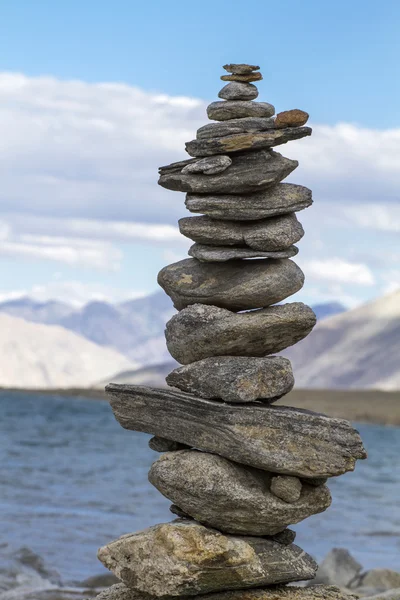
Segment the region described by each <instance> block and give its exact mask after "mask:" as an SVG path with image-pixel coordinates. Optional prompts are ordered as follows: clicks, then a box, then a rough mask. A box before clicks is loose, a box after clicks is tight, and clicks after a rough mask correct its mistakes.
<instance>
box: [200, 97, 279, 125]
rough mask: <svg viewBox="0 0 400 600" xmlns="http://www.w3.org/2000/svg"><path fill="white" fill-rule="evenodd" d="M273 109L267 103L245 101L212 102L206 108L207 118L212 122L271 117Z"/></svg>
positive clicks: (273, 112)
mask: <svg viewBox="0 0 400 600" xmlns="http://www.w3.org/2000/svg"><path fill="white" fill-rule="evenodd" d="M274 114H275V107H274V106H273V105H272V104H269V103H268V102H252V101H246V100H232V101H230V100H224V101H222V102H221V101H217V102H212V103H211V104H209V106H208V107H207V116H208V118H209V119H211V120H212V121H228V120H230V119H241V118H245V117H262V118H266V117H272V116H273V115H274Z"/></svg>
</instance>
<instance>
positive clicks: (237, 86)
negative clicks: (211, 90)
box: [218, 81, 258, 100]
mask: <svg viewBox="0 0 400 600" xmlns="http://www.w3.org/2000/svg"><path fill="white" fill-rule="evenodd" d="M257 96H258V89H257V88H256V86H255V85H253V84H252V83H242V82H240V81H231V82H230V83H228V84H227V85H225V86H224V87H223V88H222V90H220V92H219V93H218V98H222V99H223V100H255V98H257Z"/></svg>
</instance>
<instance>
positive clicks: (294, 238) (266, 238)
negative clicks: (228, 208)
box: [179, 213, 304, 252]
mask: <svg viewBox="0 0 400 600" xmlns="http://www.w3.org/2000/svg"><path fill="white" fill-rule="evenodd" d="M179 231H180V232H181V233H182V235H184V236H186V237H188V238H190V239H191V240H193V241H194V242H198V243H199V244H210V245H214V246H247V247H248V248H252V249H253V250H263V251H264V252H268V251H270V252H276V251H278V250H285V249H286V248H289V247H290V246H291V245H292V244H295V243H296V242H298V241H299V240H301V238H302V237H303V235H304V229H303V227H302V225H301V223H299V221H298V220H297V217H296V215H295V213H289V214H286V215H279V216H276V217H271V218H269V219H261V220H259V221H255V222H251V223H248V222H241V221H222V220H218V219H212V218H211V217H207V216H202V217H184V218H183V219H179Z"/></svg>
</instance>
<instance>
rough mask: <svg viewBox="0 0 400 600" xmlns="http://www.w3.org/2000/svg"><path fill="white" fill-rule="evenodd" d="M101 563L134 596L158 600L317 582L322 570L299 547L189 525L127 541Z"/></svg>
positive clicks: (113, 545) (108, 550)
mask: <svg viewBox="0 0 400 600" xmlns="http://www.w3.org/2000/svg"><path fill="white" fill-rule="evenodd" d="M98 557H99V559H100V560H101V562H102V563H103V564H104V565H105V566H106V567H107V568H108V569H110V570H111V571H112V572H113V573H115V575H116V576H117V577H119V578H120V579H121V580H122V581H123V582H124V583H125V584H126V585H127V586H129V587H130V588H131V589H132V590H134V591H137V592H142V593H145V594H150V595H154V596H156V597H158V598H159V597H162V596H181V595H188V596H194V595H196V594H206V593H208V592H218V591H222V590H229V589H246V588H251V587H257V586H265V585H272V584H274V583H281V582H285V583H286V582H290V581H299V580H303V579H312V578H313V577H314V575H315V573H316V570H317V565H316V563H315V562H314V560H313V559H312V558H311V557H310V556H309V555H308V554H306V553H305V552H304V551H303V550H301V549H300V548H299V547H298V546H295V545H294V544H292V545H291V546H283V545H281V544H278V543H277V542H272V541H270V540H263V539H260V538H252V537H248V538H246V537H235V536H228V535H224V534H222V533H220V532H219V531H215V530H213V529H208V528H206V527H203V526H202V525H199V524H198V523H195V522H194V521H185V520H177V521H174V522H172V523H165V524H161V525H156V526H155V527H150V528H149V529H145V530H144V531H139V532H138V533H132V534H130V535H129V534H128V535H125V536H123V537H121V538H119V539H118V540H115V541H113V542H110V543H109V544H107V546H104V547H103V548H100V550H99V552H98Z"/></svg>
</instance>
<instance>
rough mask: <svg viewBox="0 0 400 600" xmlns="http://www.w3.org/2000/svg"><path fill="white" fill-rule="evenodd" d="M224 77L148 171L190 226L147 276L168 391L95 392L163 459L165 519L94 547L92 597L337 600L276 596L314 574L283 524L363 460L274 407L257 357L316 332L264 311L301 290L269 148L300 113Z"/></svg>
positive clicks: (341, 437) (295, 131)
mask: <svg viewBox="0 0 400 600" xmlns="http://www.w3.org/2000/svg"><path fill="white" fill-rule="evenodd" d="M224 68H225V70H226V71H228V72H229V73H230V74H229V75H224V76H223V77H222V79H223V80H224V81H228V82H229V83H228V84H227V85H225V87H224V88H223V89H222V90H221V91H220V93H219V97H220V98H221V99H222V100H221V101H218V102H213V103H212V104H211V105H210V106H209V107H208V109H207V112H208V115H209V117H210V119H213V120H214V121H216V122H214V123H211V124H209V125H205V126H204V127H201V128H200V129H199V131H198V132H197V137H196V139H195V140H193V141H191V142H188V143H187V144H186V150H187V152H188V153H189V154H190V155H191V156H193V157H194V158H193V159H192V160H187V161H183V162H180V163H174V164H172V165H170V166H167V167H162V168H161V169H160V174H161V177H160V180H159V184H160V185H161V186H163V187H165V188H167V189H170V190H178V191H182V192H187V196H186V206H187V208H188V209H189V211H191V212H194V213H202V215H203V216H195V217H189V218H184V219H182V220H181V221H180V223H179V225H180V230H181V232H182V233H183V234H184V235H186V236H188V237H190V238H191V239H192V240H193V241H194V242H195V243H194V245H193V246H192V247H191V249H190V251H189V254H190V255H191V256H192V257H193V258H189V259H186V260H182V261H180V262H178V263H175V264H173V265H169V266H168V267H166V268H164V269H163V270H162V271H161V272H160V274H159V283H160V285H161V286H162V287H163V288H164V290H165V291H166V293H167V294H168V295H169V296H170V297H171V298H172V299H173V301H174V304H175V307H176V308H177V309H178V310H179V311H180V312H178V313H177V315H175V316H174V317H173V318H172V319H171V320H170V321H169V322H168V323H167V329H166V338H167V345H168V348H169V350H170V352H171V354H172V356H173V357H174V358H175V359H176V360H177V361H178V362H180V363H181V364H182V365H183V366H181V367H179V368H177V369H175V370H174V371H173V372H172V373H171V374H170V375H168V377H167V383H168V384H169V385H170V386H171V389H170V390H168V389H167V390H166V389H152V388H147V387H138V386H129V385H116V384H110V385H108V386H107V388H106V389H107V392H108V394H109V395H110V396H111V406H112V408H113V411H114V414H115V417H116V418H117V420H118V421H119V423H120V424H121V425H122V426H123V427H125V428H126V429H131V430H134V431H142V432H146V433H150V434H152V435H153V436H155V437H153V438H152V439H151V440H150V446H151V448H152V449H153V450H156V451H158V452H162V453H163V454H162V455H161V457H160V458H159V459H158V460H156V462H155V463H154V464H153V465H152V467H151V469H150V473H149V479H150V482H151V483H152V484H153V485H154V486H155V487H156V488H157V489H158V490H159V491H160V492H161V493H162V494H163V495H164V496H166V497H167V498H168V499H170V500H171V501H172V503H173V504H172V506H171V511H172V512H173V513H174V514H175V515H177V516H178V518H177V519H175V520H173V521H172V522H170V523H164V524H160V525H156V526H154V527H150V528H149V529H146V530H144V531H140V532H138V533H131V534H127V535H125V536H123V537H121V538H119V539H117V540H115V541H113V542H111V543H109V544H108V545H106V546H105V547H103V548H101V549H100V550H99V554H98V556H99V558H100V560H101V561H102V562H103V564H104V565H105V566H106V567H108V568H109V569H110V570H111V571H113V573H115V575H116V576H117V577H118V578H120V579H121V581H122V583H121V584H118V585H116V586H114V587H112V588H110V589H109V590H107V591H106V592H104V593H103V594H102V595H101V596H100V597H101V598H103V599H105V598H107V599H109V600H133V599H134V600H136V599H139V598H143V599H147V600H149V599H151V598H162V597H176V596H180V597H193V596H197V595H199V596H200V595H201V596H202V597H204V599H208V600H211V599H212V600H276V599H277V598H287V599H288V600H290V599H293V598H296V599H297V598H303V597H304V598H305V599H306V598H332V599H333V598H341V597H343V595H342V593H341V592H340V590H338V589H337V588H321V587H318V588H296V587H291V586H289V587H287V586H285V585H284V584H287V583H289V582H295V581H302V580H309V579H312V578H314V576H315V574H316V570H317V565H316V563H315V562H314V560H313V559H312V558H311V557H310V556H309V555H308V554H306V553H305V552H304V551H303V550H301V549H300V548H299V547H298V546H296V545H294V544H293V541H294V538H295V533H294V532H293V531H292V530H291V529H288V525H291V524H295V523H298V522H299V521H302V520H303V519H306V518H307V517H309V516H310V515H313V514H316V513H320V512H322V511H324V510H325V509H327V508H328V506H329V505H330V503H331V496H330V493H329V490H328V488H327V486H326V485H325V483H326V481H327V479H328V478H329V477H335V476H338V475H341V474H342V473H345V472H346V471H351V470H353V469H354V466H355V462H356V460H357V459H362V458H365V457H366V453H365V450H364V448H363V445H362V442H361V439H360V437H359V434H358V432H357V431H356V430H355V429H353V427H352V426H351V424H350V423H348V422H347V421H343V420H340V419H334V418H330V417H327V416H324V415H321V414H317V413H312V412H309V411H302V410H298V409H294V408H291V407H287V406H276V405H273V404H272V403H273V402H274V401H275V400H277V399H278V398H280V397H282V396H284V395H285V394H287V393H288V392H289V391H290V390H291V389H292V387H293V384H294V379H293V373H292V369H291V365H290V362H289V361H288V360H287V359H285V358H283V357H280V356H271V355H272V354H274V353H278V352H280V351H281V350H283V349H284V348H287V347H288V346H291V345H292V344H295V343H296V342H298V341H299V340H301V339H302V338H304V337H305V336H307V335H308V334H309V333H310V331H311V330H312V328H313V326H314V324H315V315H314V313H313V311H312V310H311V309H310V308H309V307H308V306H305V305H304V304H302V303H299V302H295V303H287V304H279V305H277V304H276V303H278V302H281V301H282V300H284V299H285V298H287V297H288V296H290V295H291V294H294V293H295V292H297V291H298V290H299V289H301V287H302V286H303V281H304V275H303V273H302V271H301V270H300V269H299V267H298V266H297V265H296V264H295V263H294V262H293V261H292V260H290V257H293V256H294V255H295V254H297V248H296V246H295V245H294V244H296V243H297V242H298V241H299V240H300V239H301V237H302V236H303V233H304V232H303V228H302V226H301V224H300V223H299V221H298V220H297V218H296V215H295V213H296V212H297V211H299V210H302V209H304V208H306V207H308V206H310V205H311V203H312V200H311V191H310V190H309V189H307V188H305V187H302V186H300V185H294V184H288V183H280V182H281V181H282V180H283V179H284V178H285V177H286V176H287V175H289V173H291V172H292V171H293V170H294V169H295V168H296V167H297V165H298V163H297V161H294V160H289V159H288V158H285V157H283V156H282V155H281V154H278V153H276V152H274V151H273V150H271V148H272V147H273V146H277V145H279V144H283V143H285V142H288V141H290V140H295V139H299V138H302V137H305V136H308V135H310V134H311V129H310V128H309V127H304V125H305V123H306V121H307V118H308V115H307V113H305V112H303V111H300V110H289V111H287V112H283V113H280V114H278V115H276V116H275V117H274V113H275V109H274V107H273V106H272V105H271V104H267V103H265V102H254V100H255V98H257V96H258V91H257V88H256V86H255V85H254V84H253V83H252V82H254V81H258V80H260V79H262V76H261V74H260V72H259V71H258V69H259V67H256V66H252V65H243V64H240V65H226V66H225V67H224ZM245 259H255V260H245ZM132 459H133V460H134V457H132ZM276 586H278V587H276Z"/></svg>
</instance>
